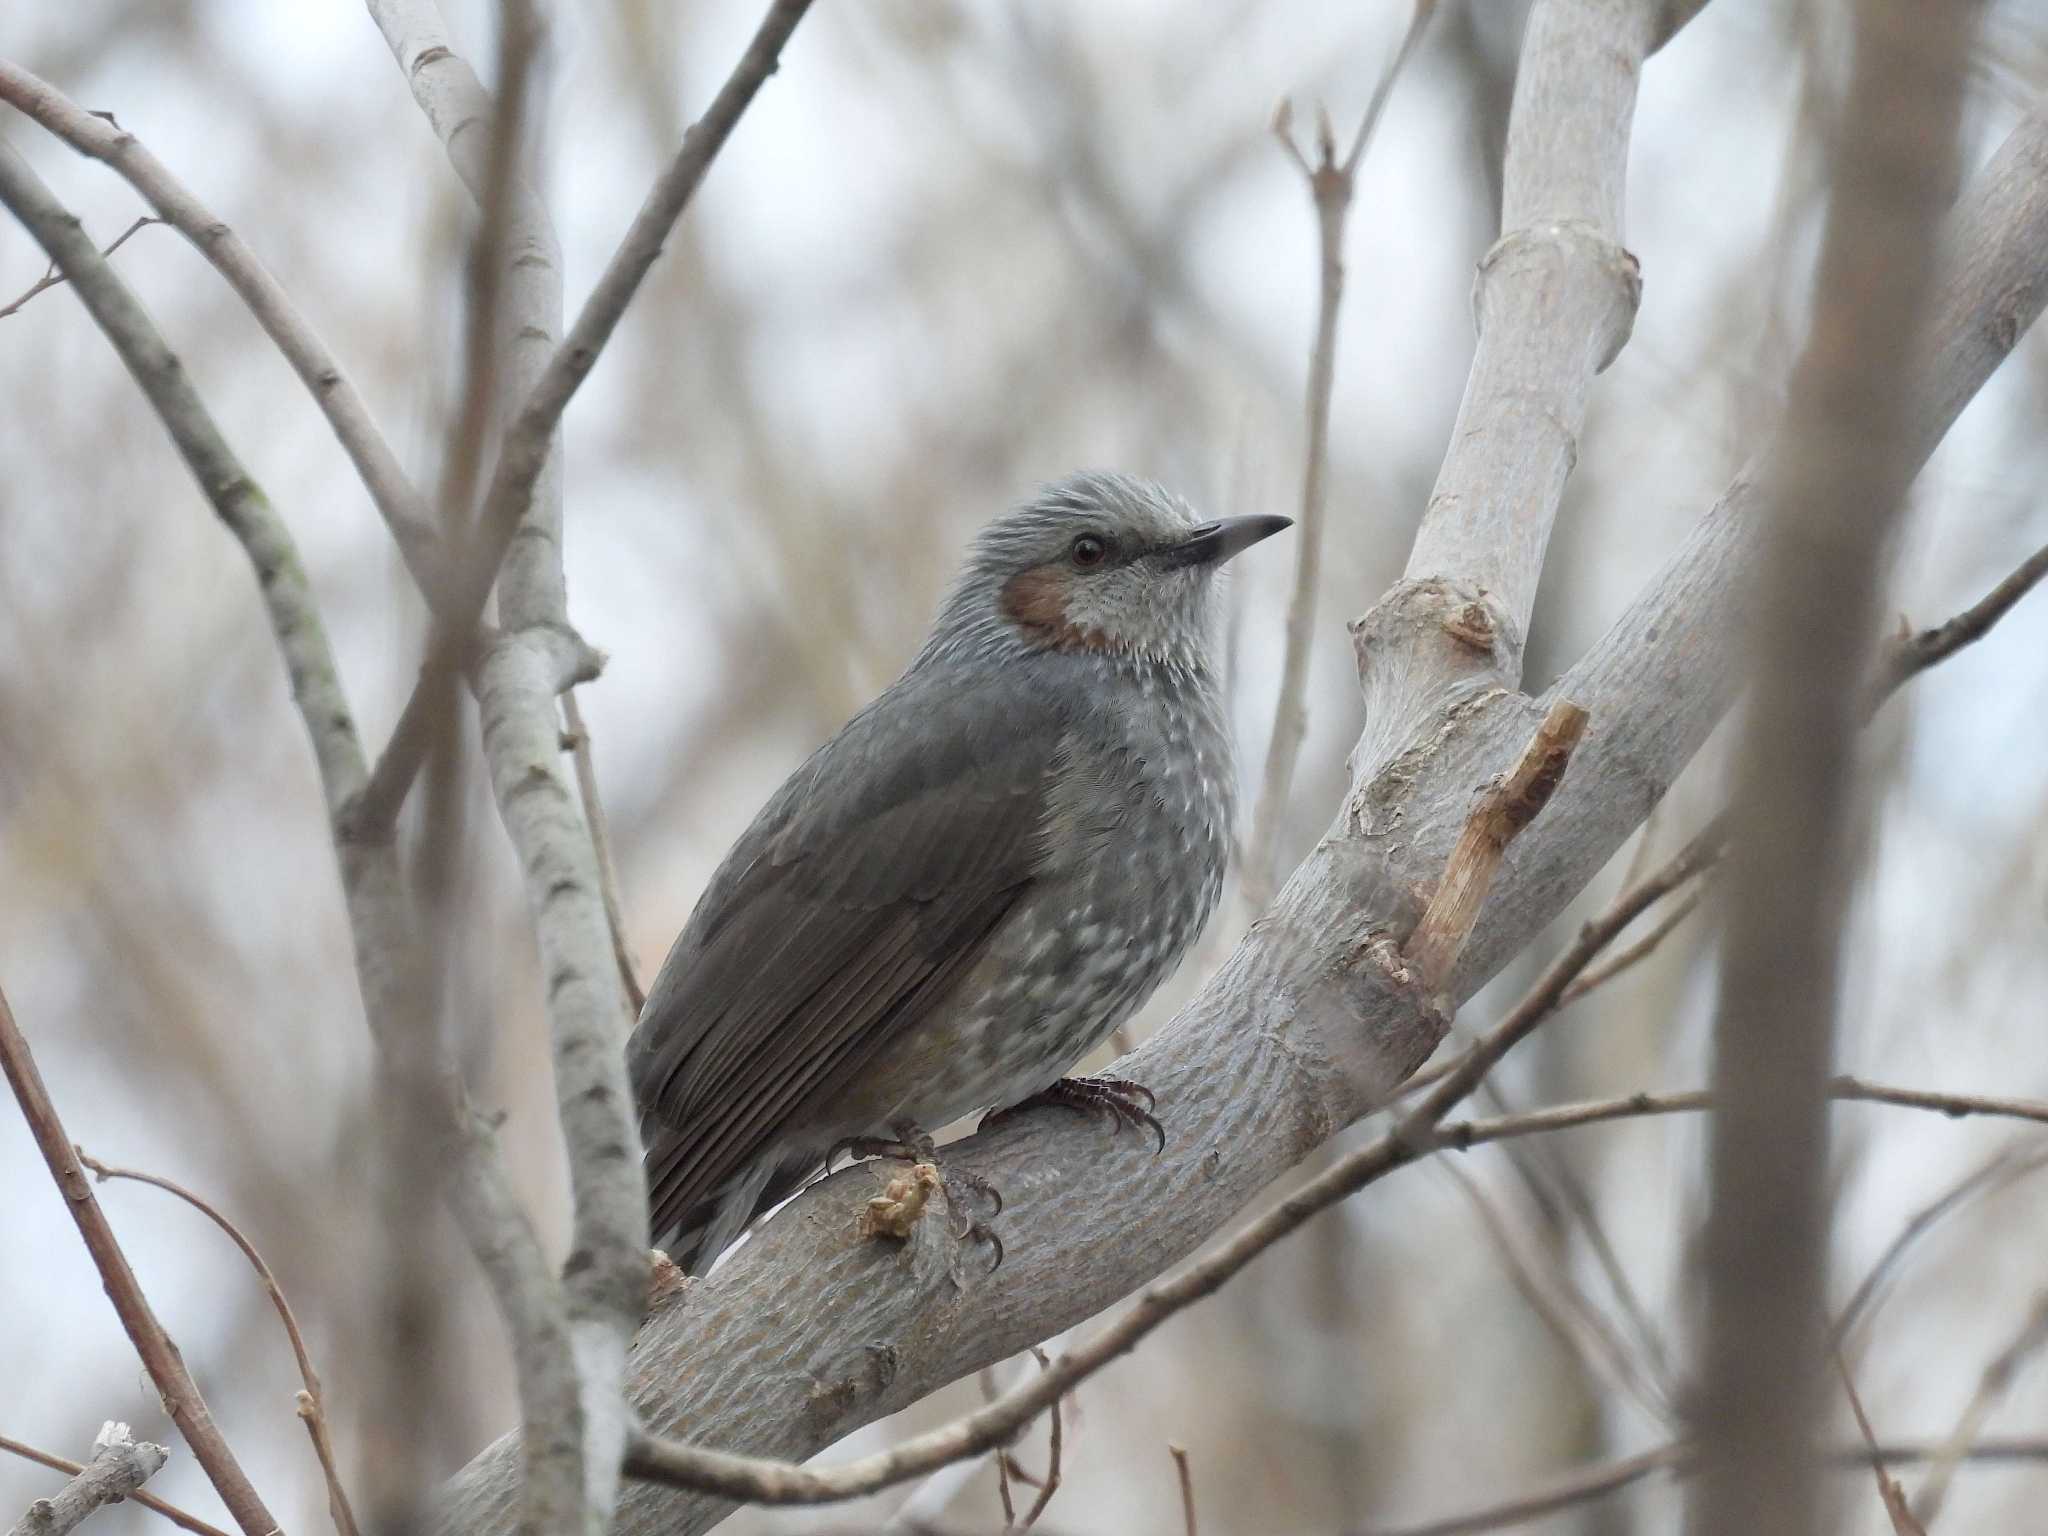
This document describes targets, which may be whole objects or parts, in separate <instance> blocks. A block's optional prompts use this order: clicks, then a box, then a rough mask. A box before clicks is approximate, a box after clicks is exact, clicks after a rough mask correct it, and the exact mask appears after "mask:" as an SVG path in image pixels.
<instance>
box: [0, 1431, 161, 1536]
mask: <svg viewBox="0 0 2048 1536" xmlns="http://www.w3.org/2000/svg"><path fill="white" fill-rule="evenodd" d="M169 1456H170V1453H169V1452H167V1451H166V1450H165V1449H164V1448H163V1447H162V1446H160V1445H152V1444H151V1443H150V1442H149V1441H147V1440H141V1441H138V1440H137V1439H136V1438H135V1437H134V1436H133V1435H132V1434H130V1433H129V1430H128V1426H127V1425H126V1424H117V1423H115V1422H113V1421H112V1420H111V1419H110V1420H108V1421H107V1423H105V1424H104V1425H102V1426H101V1427H100V1432H99V1435H98V1437H97V1438H96V1439H94V1441H93V1443H92V1460H91V1461H89V1462H87V1463H86V1465H85V1467H84V1468H83V1469H82V1470H81V1471H80V1472H79V1473H78V1475H77V1476H76V1477H74V1478H72V1479H71V1481H70V1482H68V1483H66V1484H65V1485H64V1486H63V1487H62V1488H60V1489H58V1490H57V1491H56V1492H55V1493H53V1494H51V1495H50V1496H49V1497H48V1498H46V1499H37V1500H36V1501H35V1502H34V1503H32V1504H30V1505H29V1507H28V1511H27V1512H26V1513H25V1514H23V1515H22V1517H21V1518H20V1519H19V1520H18V1521H16V1522H15V1524H14V1529H13V1530H12V1531H11V1532H9V1536H68V1533H69V1532H71V1531H73V1530H76V1529H77V1528H78V1526H79V1525H81V1524H82V1523H83V1522H84V1520H85V1517H86V1516H87V1515H89V1514H91V1513H92V1512H93V1511H94V1510H96V1509H98V1508H99V1507H100V1506H101V1505H102V1504H114V1503H118V1502H119V1501H120V1500H122V1499H125V1498H126V1497H127V1496H128V1495H129V1494H131V1493H133V1492H134V1491H135V1490H136V1489H138V1488H140V1487H141V1486H142V1485H143V1484H144V1483H146V1482H148V1481H149V1480H150V1479H151V1478H152V1477H155V1476H156V1474H157V1473H158V1472H160V1471H161V1470H163V1464H164V1462H165V1461H167V1460H168V1459H169Z"/></svg>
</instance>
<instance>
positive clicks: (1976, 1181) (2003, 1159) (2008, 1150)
mask: <svg viewBox="0 0 2048 1536" xmlns="http://www.w3.org/2000/svg"><path fill="white" fill-rule="evenodd" d="M1878 1102H1880V1103H1881V1102H1883V1101H1882V1100H1879V1101H1878ZM1926 1107H1928V1108H1935V1107H1937V1106H1933V1105H1929V1106H1926ZM2044 1168H2048V1151H2036V1152H2034V1153H2033V1154H2032V1155H2031V1156H2027V1157H2020V1156H2017V1155H2015V1151H2014V1149H2013V1148H2012V1147H2009V1146H2008V1147H2003V1148H2001V1149H2000V1150H1999V1151H1998V1152H1997V1153H1996V1154H1995V1155H1994V1156H1992V1157H1991V1158H1989V1159H1988V1160H1987V1161H1985V1162H1984V1163H1983V1164H1981V1165H1980V1166H1978V1167H1976V1168H1973V1169H1972V1170H1971V1171H1970V1172H1969V1173H1968V1174H1967V1175H1965V1176H1964V1177H1963V1178H1961V1179H1959V1180H1957V1181H1956V1182H1955V1183H1954V1184H1953V1185H1951V1186H1950V1187H1949V1188H1948V1189H1946V1190H1944V1191H1943V1192H1942V1193H1941V1194H1940V1195H1939V1196H1938V1197H1937V1198H1936V1199H1934V1200H1931V1201H1929V1202H1928V1203H1927V1204H1926V1205H1923V1206H1922V1207H1920V1209H1918V1210H1917V1211H1915V1212H1913V1214H1912V1215H1911V1216H1909V1217H1907V1218H1906V1223H1905V1225H1904V1226H1903V1227H1901V1228H1900V1229H1899V1232H1898V1235H1897V1236H1896V1237H1894V1238H1893V1239H1892V1240H1891V1242H1889V1243H1888V1244H1886V1245H1885V1250H1884V1252H1883V1253H1881V1254H1879V1255H1878V1258H1877V1262H1876V1263H1875V1264H1873V1265H1871V1266H1870V1270H1869V1272H1868V1273H1867V1274H1865V1275H1864V1277H1863V1279H1862V1280H1861V1281H1860V1282H1859V1283H1858V1284H1857V1286H1856V1289H1855V1291H1854V1293H1853V1294H1852V1295H1851V1296H1850V1297H1849V1300H1848V1303H1847V1304H1846V1305H1845V1306H1844V1307H1843V1308H1842V1310H1841V1312H1840V1313H1839V1314H1837V1316H1836V1318H1835V1323H1834V1327H1833V1328H1832V1329H1830V1330H1829V1333H1828V1346H1829V1348H1831V1349H1841V1348H1844V1347H1845V1346H1846V1344H1847V1342H1848V1340H1849V1337H1850V1335H1851V1334H1852V1333H1853V1332H1854V1331H1855V1329H1856V1326H1857V1324H1859V1323H1861V1322H1863V1321H1864V1320H1865V1319H1866V1318H1867V1317H1868V1316H1869V1315H1870V1314H1872V1313H1873V1312H1875V1311H1876V1310H1877V1306H1878V1291H1879V1288H1880V1287H1882V1286H1883V1284H1884V1282H1885V1280H1886V1279H1887V1278H1888V1277H1889V1276H1890V1275H1891V1273H1892V1272H1893V1271H1894V1270H1896V1269H1897V1268H1898V1266H1899V1264H1900V1262H1901V1261H1902V1260H1903V1259H1904V1258H1905V1256H1906V1254H1907V1253H1908V1252H1909V1251H1910V1250H1911V1249H1912V1247H1913V1245H1914V1244H1916V1243H1918V1242H1919V1241H1920V1240H1921V1239H1922V1238H1923V1237H1925V1236H1926V1235H1927V1234H1928V1233H1929V1232H1931V1231H1933V1230H1934V1228H1935V1227H1936V1226H1937V1225H1939V1224H1940V1222H1941V1220H1942V1218H1943V1217H1946V1216H1950V1215H1953V1214H1954V1213H1955V1212H1956V1211H1958V1210H1960V1209H1961V1208H1962V1207H1963V1206H1964V1205H1966V1204H1968V1203H1969V1202H1970V1201H1971V1200H1972V1199H1974V1198H1976V1197H1977V1196H1979V1195H1987V1194H1990V1193H1992V1192H1994V1191H1996V1190H1999V1189H2003V1188H2004V1187H2005V1186H2006V1185H2008V1184H2011V1183H2013V1182H2014V1181H2015V1180H2017V1179H2021V1178H2024V1177H2026V1176H2027V1175H2029V1174H2033V1173H2039V1172H2040V1171H2041V1170H2043V1169H2044Z"/></svg>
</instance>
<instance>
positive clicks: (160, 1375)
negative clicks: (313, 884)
mask: <svg viewBox="0 0 2048 1536" xmlns="http://www.w3.org/2000/svg"><path fill="white" fill-rule="evenodd" d="M14 163H17V162H14V161H13V152H12V151H11V150H8V149H6V148H5V147H4V146H0V197H4V198H5V199H6V200H7V204H8V206H9V207H10V208H15V209H16V211H17V213H19V212H20V208H19V207H18V206H17V202H18V200H19V201H22V202H25V201H26V200H25V199H20V193H21V190H22V189H21V188H20V187H19V185H18V184H17V183H16V181H15V180H14V179H13V169H12V167H13V164H14ZM72 228H73V230H74V231H76V230H77V225H76V222H75V221H74V222H73V225H72ZM78 238H79V239H81V240H83V239H84V238H85V237H84V235H83V234H82V233H80V234H79V235H78ZM87 244H88V248H90V242H87ZM53 254H54V253H53ZM93 254H94V255H95V256H97V255H98V254H99V253H98V252H97V251H95V252H94V253H93ZM73 280H74V281H76V280H77V279H76V273H74V274H73ZM0 1070H4V1072H5V1074H6V1077H7V1083H8V1086H9V1087H10V1088H12V1089H13V1090H14V1097H15V1101H16V1102H17V1103H19V1104H20V1105H21V1115H22V1118H23V1119H24V1120H26V1121H27V1122H28V1128H29V1133H30V1134H31V1135H32V1136H34V1137H35V1142H36V1147H37V1150H39V1151H40V1152H41V1153H42V1154H43V1161H44V1162H45V1163H47V1164H48V1165H49V1169H50V1177H51V1178H52V1179H54V1180H55V1181H56V1184H57V1191H58V1193H59V1194H60V1195H62V1196H63V1197H64V1205H65V1208H66V1209H67V1210H69V1211H70V1212H71V1219H72V1221H74V1222H75V1223H77V1225H78V1235H79V1236H80V1237H81V1238H83V1239H84V1240H85V1247H86V1251H87V1252H88V1253H90V1254H91V1255H92V1261H93V1264H94V1266H95V1267H96V1268H97V1269H98V1270H99V1272H100V1281H101V1283H102V1284H104V1285H105V1286H106V1289H107V1299H108V1300H110V1301H111V1302H113V1304H114V1311H115V1313H116V1314H117V1315H118V1316H119V1317H120V1319H121V1326H122V1327H123V1328H124V1329H126V1330H127V1333H128V1337H129V1339H130V1341H131V1342H133V1344H134V1345H135V1353H136V1354H138V1355H139V1356H141V1357H142V1365H143V1368H144V1369H145V1370H147V1371H148V1372H149V1379H150V1381H151V1382H153V1383H154V1384H155V1386H156V1390H157V1395H158V1396H160V1397H161V1398H162V1399H163V1402H164V1411H165V1412H166V1413H168V1414H169V1415H170V1416H171V1422H172V1423H173V1424H176V1425H177V1426H178V1432H179V1433H180V1434H182V1435H183V1436H184V1437H185V1443H186V1444H187V1445H189V1446H191V1447H192V1454H193V1456H194V1457H195V1458H197V1460H198V1462H199V1465H200V1466H201V1467H202V1468H203V1469H204V1470H205V1472H206V1476H207V1479H208V1480H209V1481H210V1482H211V1483H212V1484H213V1486H214V1490H215V1491H216V1492H217V1493H219V1494H220V1497H221V1502H222V1503H223V1504H225V1505H227V1507H228V1513H229V1514H231V1515H233V1516H234V1518H235V1523H236V1524H237V1525H239V1526H240V1527H241V1528H242V1536H274V1533H275V1532H276V1531H277V1529H278V1524H277V1521H276V1520H275V1519H274V1518H273V1517H272V1515H271V1513H270V1511H269V1510H268V1509H266V1508H265V1507H264V1504H263V1499H262V1496H261V1495H260V1494H258V1493H257V1492H256V1489H255V1487H254V1485H253V1484H251V1483H250V1481H249V1477H248V1474H247V1473H245V1472H244V1471H243V1470H242V1464H241V1463H240V1462H239V1461H237V1460H236V1459H235V1453H234V1452H233V1451H231V1450H229V1449H228V1443H227V1441H226V1440H225V1439H224V1438H222V1436H221V1432H220V1426H219V1425H218V1424H216V1423H214V1421H213V1413H212V1411H211V1410H210V1409H208V1407H207V1406H206V1398H205V1396H204V1395H203V1394H202V1393H201V1392H200V1390H199V1384H198V1383H197V1382H196V1381H194V1380H193V1379H192V1373H191V1372H190V1371H188V1370H186V1369H185V1361H184V1358H183V1357H182V1356H181V1355H180V1354H179V1353H178V1346H177V1345H176V1344H174V1343H172V1342H171V1336H170V1335H169V1334H168V1333H166V1332H165V1331H164V1325H163V1324H162V1323H161V1322H159V1321H158V1320H157V1315H156V1312H155V1311H154V1309H152V1308H151V1306H150V1304H149V1298H148V1297H147V1296H145V1295H143V1293H142V1283H141V1282H140V1281H139V1280H137V1279H136V1278H135V1271H134V1270H133V1269H131V1268H129V1266H128V1258H127V1255H126V1254H124V1253H122V1251H121V1244H120V1242H119V1241H118V1240H117V1239H116V1238H115V1236H114V1229H113V1228H112V1227H111V1226H109V1225H108V1224H107V1217H106V1213H105V1212H104V1211H102V1210H101V1209H100V1203H99V1200H98V1198H97V1197H96V1196H95V1195H94V1194H93V1192H92V1183H91V1181H90V1180H89V1179H87V1178H86V1176H85V1170H84V1169H83V1168H81V1167H80V1166H79V1163H78V1155H77V1153H75V1152H74V1151H72V1148H71V1139H70V1138H69V1137H68V1136H66V1135H65V1134H64V1122H63V1121H62V1120H60V1119H59V1118H58V1116H57V1106H56V1105H54V1104H52V1103H51V1102H50V1093H49V1090H48V1089H47V1088H45V1087H44V1086H43V1075H42V1073H41V1072H39V1071H37V1070H36V1061H35V1057H34V1055H33V1054H31V1053H30V1051H29V1048H28V1041H27V1040H25V1039H24V1038H22V1033H21V1030H20V1028H19V1027H18V1026H17V1025H16V1024H15V1022H14V1011H13V1010H12V1009H11V1008H9V1007H8V1006H7V996H6V994H5V993H4V992H0ZM161 1464H162V1463H161V1461H159V1462H158V1465H161ZM151 1470H152V1471H154V1470H155V1468H151ZM145 1475H146V1474H145ZM137 1481H138V1483H139V1482H140V1479H137ZM85 1513H86V1511H81V1512H80V1516H79V1518H80V1519H83V1518H84V1514H85ZM76 1523H77V1522H76V1521H74V1522H73V1524H76Z"/></svg>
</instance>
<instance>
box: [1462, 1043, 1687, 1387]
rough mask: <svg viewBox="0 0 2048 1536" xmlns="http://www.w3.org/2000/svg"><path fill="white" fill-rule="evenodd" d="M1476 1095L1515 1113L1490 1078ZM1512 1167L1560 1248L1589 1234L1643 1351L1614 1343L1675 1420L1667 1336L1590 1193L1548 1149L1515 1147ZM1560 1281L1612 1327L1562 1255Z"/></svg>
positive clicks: (1623, 1341) (1499, 1110)
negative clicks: (1575, 1234) (1574, 1231)
mask: <svg viewBox="0 0 2048 1536" xmlns="http://www.w3.org/2000/svg"><path fill="white" fill-rule="evenodd" d="M1478 1097H1479V1098H1480V1099H1482V1100H1483V1101H1484V1102H1485V1103H1487V1104H1488V1105H1490V1106H1491V1107H1492V1112H1493V1113H1495V1114H1514V1113H1516V1112H1517V1111H1518V1109H1519V1106H1518V1105H1516V1104H1514V1103H1512V1102H1511V1101H1510V1099H1509V1096H1508V1094H1507V1093H1506V1091H1505V1090H1503V1089H1502V1088H1501V1086H1500V1084H1499V1083H1497V1082H1495V1081H1493V1080H1492V1079H1491V1078H1489V1079H1488V1080H1487V1081H1486V1082H1484V1083H1482V1084H1481V1085H1480V1087H1479V1089H1478ZM1507 1158H1508V1162H1509V1164H1510V1165H1511V1166H1512V1167H1513V1168H1514V1169H1515V1171H1516V1172H1517V1173H1518V1174H1519V1175H1520V1176H1521V1178H1522V1181H1523V1182H1524V1183H1525V1184H1526V1185H1528V1187H1529V1191H1530V1194H1531V1196H1532V1197H1533V1198H1534V1199H1535V1200H1536V1202H1537V1205H1538V1207H1539V1208H1540V1209H1541V1210H1542V1211H1543V1213H1544V1216H1545V1218H1546V1219H1547V1220H1548V1221H1549V1223H1550V1225H1551V1228H1552V1237H1553V1240H1554V1241H1556V1242H1557V1243H1558V1244H1559V1245H1560V1250H1561V1245H1562V1243H1563V1241H1564V1240H1565V1239H1566V1238H1568V1237H1569V1235H1570V1231H1571V1226H1572V1224H1573V1223H1576V1224H1577V1225H1578V1226H1579V1228H1580V1229H1581V1230H1583V1232H1584V1233H1585V1238H1586V1246H1587V1247H1588V1248H1589V1249H1590V1250H1591V1251H1592V1255H1593V1260H1594V1264H1595V1266H1596V1267H1597V1268H1598V1269H1599V1270H1600V1272H1601V1274H1602V1275H1604V1276H1605V1277H1606V1280H1607V1287H1608V1289H1609V1290H1610V1291H1611V1292H1613V1294H1614V1299H1615V1301H1616V1303H1617V1304H1618V1305H1619V1306H1620V1308H1621V1312H1622V1317H1623V1319H1624V1321H1625V1323H1626V1325H1627V1333H1628V1334H1630V1335H1632V1336H1633V1343H1634V1345H1635V1346H1636V1349H1637V1350H1638V1351H1640V1358H1639V1357H1638V1355H1637V1354H1635V1353H1632V1352H1630V1350H1629V1349H1628V1348H1627V1347H1626V1346H1627V1344H1628V1343H1629V1342H1630V1339H1629V1338H1628V1337H1627V1336H1626V1335H1624V1334H1622V1333H1620V1332H1616V1344H1617V1347H1618V1348H1619V1350H1620V1354H1621V1357H1622V1358H1623V1360H1624V1361H1625V1363H1626V1364H1627V1366H1628V1368H1629V1369H1630V1370H1631V1371H1632V1372H1640V1373H1641V1374H1642V1375H1643V1377H1644V1378H1645V1379H1644V1381H1643V1382H1642V1383H1641V1384H1640V1385H1639V1387H1638V1389H1637V1390H1639V1391H1640V1392H1642V1393H1644V1394H1646V1395H1647V1396H1648V1397H1649V1398H1650V1399H1652V1400H1653V1401H1654V1402H1655V1404H1656V1407H1655V1411H1656V1412H1657V1413H1659V1414H1660V1415H1661V1416H1663V1417H1665V1418H1675V1417H1676V1415H1675V1413H1674V1412H1673V1410H1672V1409H1671V1406H1670V1405H1671V1404H1672V1403H1673V1402H1674V1401H1675V1400H1676V1398H1677V1390H1676V1387H1675V1385H1674V1382H1673V1378H1672V1372H1671V1363H1670V1358H1669V1355H1668V1354H1667V1352H1666V1350H1665V1347H1664V1339H1663V1336H1662V1335H1661V1334H1660V1333H1659V1332H1658V1329H1657V1325H1656V1324H1655V1323H1654V1322H1652V1321H1651V1318H1650V1313H1649V1309H1648V1308H1647V1307H1645V1306H1644V1305H1643V1304H1642V1301H1641V1299H1640V1298H1639V1297H1638V1296H1637V1295H1636V1290H1635V1286H1634V1285H1633V1284H1632V1283H1630V1281H1629V1277H1628V1271H1627V1269H1626V1268H1625V1267H1624V1266H1623V1265H1622V1262H1621V1255H1620V1254H1619V1253H1617V1252H1616V1251H1615V1247H1614V1244H1613V1242H1612V1240H1611V1239H1609V1237H1608V1235H1607V1228H1606V1225H1605V1224H1604V1223H1603V1222H1602V1221H1601V1220H1600V1214H1599V1211H1598V1210H1597V1209H1596V1207H1595V1205H1594V1201H1593V1196H1592V1193H1591V1191H1589V1190H1588V1189H1587V1188H1586V1186H1585V1182H1584V1181H1583V1180H1582V1179H1580V1178H1579V1177H1578V1175H1577V1173H1576V1171H1575V1170H1574V1169H1573V1168H1572V1166H1571V1164H1570V1161H1569V1159H1568V1158H1566V1157H1565V1156H1564V1154H1563V1153H1561V1152H1559V1151H1557V1150H1555V1149H1552V1148H1546V1147H1541V1146H1537V1147H1531V1148H1524V1147H1511V1148H1509V1149H1508V1152H1507ZM1556 1258H1557V1265H1556V1278H1557V1283H1558V1284H1560V1285H1563V1286H1567V1287H1570V1288H1571V1289H1572V1292H1573V1294H1574V1296H1575V1297H1576V1298H1577V1299H1578V1301H1579V1303H1580V1305H1582V1306H1584V1307H1586V1308H1587V1309H1588V1311H1589V1312H1590V1313H1591V1314H1592V1315H1593V1316H1595V1317H1596V1318H1598V1319H1599V1320H1600V1322H1601V1324H1602V1326H1603V1327H1608V1326H1609V1325H1607V1322H1606V1314H1605V1313H1604V1312H1602V1311H1599V1310H1598V1308H1597V1306H1596V1304H1595V1303H1594V1301H1593V1299H1592V1298H1591V1297H1590V1296H1588V1295H1585V1294H1584V1292H1583V1291H1582V1290H1580V1289H1579V1287H1578V1286H1577V1283H1576V1281H1575V1279H1574V1278H1573V1276H1572V1274H1571V1266H1570V1262H1569V1256H1568V1255H1567V1254H1565V1253H1564V1252H1562V1251H1560V1252H1559V1253H1558V1254H1557V1255H1556Z"/></svg>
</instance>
